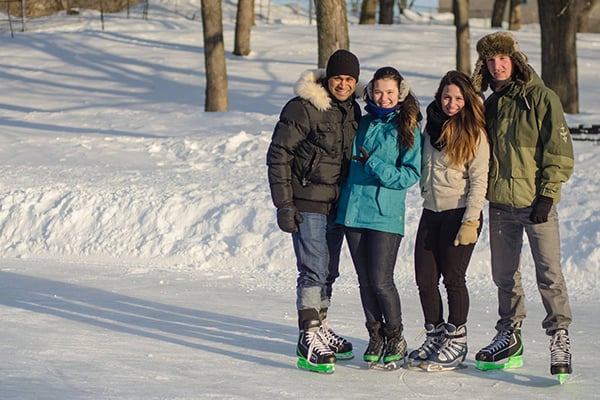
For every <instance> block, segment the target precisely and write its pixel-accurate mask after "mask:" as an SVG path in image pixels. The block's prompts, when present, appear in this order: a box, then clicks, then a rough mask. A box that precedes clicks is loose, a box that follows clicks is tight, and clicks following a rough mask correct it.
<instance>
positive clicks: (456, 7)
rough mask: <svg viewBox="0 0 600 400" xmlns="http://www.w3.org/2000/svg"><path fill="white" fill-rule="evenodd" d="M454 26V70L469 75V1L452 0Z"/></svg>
mask: <svg viewBox="0 0 600 400" xmlns="http://www.w3.org/2000/svg"><path fill="white" fill-rule="evenodd" d="M452 9H453V12H454V25H455V26H456V69H457V70H458V71H461V72H464V73H465V74H467V75H471V33H470V30H469V0H453V1H452Z"/></svg>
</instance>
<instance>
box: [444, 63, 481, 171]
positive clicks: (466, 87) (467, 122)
mask: <svg viewBox="0 0 600 400" xmlns="http://www.w3.org/2000/svg"><path fill="white" fill-rule="evenodd" d="M448 85H456V86H458V88H459V89H460V91H461V93H462V95H463V97H464V100H465V106H464V108H463V109H462V110H461V111H460V112H459V113H458V114H456V115H454V116H452V117H450V118H449V119H448V120H447V121H446V122H444V125H443V127H442V133H441V135H440V138H439V139H438V141H437V143H438V144H439V145H441V146H443V147H445V150H446V154H447V155H448V158H449V159H450V161H451V163H452V165H453V166H456V165H460V164H464V163H466V162H468V161H469V160H471V159H473V157H475V152H476V150H477V146H478V144H479V140H480V136H482V135H483V136H484V137H485V140H487V135H486V134H485V106H484V105H483V101H482V99H481V97H479V95H478V94H477V92H475V89H473V85H472V84H471V80H470V78H469V76H468V75H467V74H465V73H463V72H460V71H448V73H446V75H444V77H443V78H442V80H441V81H440V85H439V86H438V89H437V92H436V93H435V101H436V102H437V104H438V106H439V107H440V108H441V107H442V92H443V91H444V88H445V87H446V86H448Z"/></svg>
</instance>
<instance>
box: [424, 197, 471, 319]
mask: <svg viewBox="0 0 600 400" xmlns="http://www.w3.org/2000/svg"><path fill="white" fill-rule="evenodd" d="M464 212H465V209H464V208H457V209H453V210H447V211H442V212H434V211H431V210H427V209H424V210H423V213H422V214H421V220H420V221H419V229H418V231H417V238H416V240H415V278H416V281H417V286H418V288H419V298H420V299H421V307H422V308H423V316H424V317H425V323H426V324H433V325H434V326H437V325H438V324H439V323H441V322H444V316H443V306H442V297H441V295H440V290H439V282H440V278H442V277H443V279H444V286H445V287H446V293H447V297H448V322H449V323H451V324H453V325H455V326H460V325H464V324H466V322H467V314H468V312H469V292H468V289H467V284H466V279H465V275H466V273H467V267H468V266H469V262H470V260H471V255H472V254H473V249H474V248H475V245H474V244H470V245H466V246H463V245H459V246H454V239H455V238H456V234H457V233H458V229H459V228H460V225H461V220H462V217H463V214H464ZM479 221H480V226H479V229H478V232H480V231H481V222H482V215H480V217H479Z"/></svg>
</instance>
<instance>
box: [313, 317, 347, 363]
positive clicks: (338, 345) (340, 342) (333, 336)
mask: <svg viewBox="0 0 600 400" xmlns="http://www.w3.org/2000/svg"><path fill="white" fill-rule="evenodd" d="M319 335H320V336H321V340H322V341H323V343H324V344H325V345H326V346H329V348H330V349H331V351H333V352H334V353H335V358H336V359H338V360H352V359H353V358H354V353H353V352H352V343H350V342H349V341H348V340H346V339H344V338H343V337H341V336H340V335H338V334H337V333H335V332H334V331H333V329H331V328H330V327H329V326H327V320H323V322H321V329H320V330H319Z"/></svg>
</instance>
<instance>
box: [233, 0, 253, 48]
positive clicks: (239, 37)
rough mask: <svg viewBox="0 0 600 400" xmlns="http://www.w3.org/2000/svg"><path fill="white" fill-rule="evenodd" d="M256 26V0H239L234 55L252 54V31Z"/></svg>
mask: <svg viewBox="0 0 600 400" xmlns="http://www.w3.org/2000/svg"><path fill="white" fill-rule="evenodd" d="M253 24H254V0H239V1H238V7H237V15H236V18H235V40H234V45H233V54H235V55H236V56H247V55H248V54H250V30H251V29H252V25H253Z"/></svg>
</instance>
